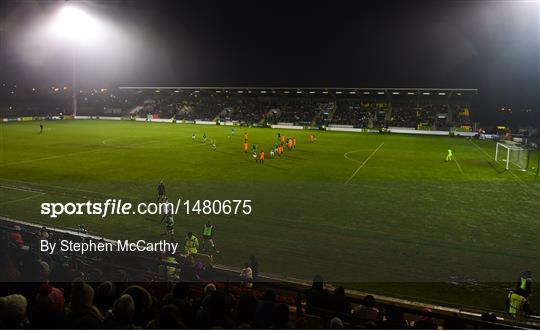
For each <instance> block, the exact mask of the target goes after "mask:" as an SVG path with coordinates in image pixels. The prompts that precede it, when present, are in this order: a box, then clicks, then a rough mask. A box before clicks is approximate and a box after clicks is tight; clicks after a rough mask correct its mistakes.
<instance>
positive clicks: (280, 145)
mask: <svg viewBox="0 0 540 331" xmlns="http://www.w3.org/2000/svg"><path fill="white" fill-rule="evenodd" d="M277 154H278V156H279V157H281V155H282V154H283V145H282V144H279V146H278V148H277Z"/></svg>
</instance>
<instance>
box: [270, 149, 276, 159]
mask: <svg viewBox="0 0 540 331" xmlns="http://www.w3.org/2000/svg"><path fill="white" fill-rule="evenodd" d="M274 155H275V149H274V148H272V149H270V157H271V158H274Z"/></svg>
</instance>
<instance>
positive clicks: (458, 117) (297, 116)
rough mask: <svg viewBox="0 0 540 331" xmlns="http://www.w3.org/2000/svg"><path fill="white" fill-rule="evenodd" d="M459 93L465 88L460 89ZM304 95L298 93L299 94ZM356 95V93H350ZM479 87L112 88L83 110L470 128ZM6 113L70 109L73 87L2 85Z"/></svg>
mask: <svg viewBox="0 0 540 331" xmlns="http://www.w3.org/2000/svg"><path fill="white" fill-rule="evenodd" d="M458 91H461V92H458ZM299 92H300V93H299ZM351 93H354V94H351ZM475 93H476V92H475V90H455V91H454V90H444V91H443V90H433V91H432V90H407V89H401V90H399V89H397V90H396V89H394V90H392V89H386V90H369V89H368V90H364V91H361V90H359V91H358V92H356V91H345V90H340V89H335V90H332V91H330V92H329V91H328V90H320V89H319V90H316V91H310V90H309V89H307V90H301V89H298V90H293V89H290V90H288V89H285V88H281V89H277V88H276V89H263V88H230V89H225V88H172V87H171V88H114V89H107V88H101V89H92V90H80V91H79V94H78V115H82V116H117V117H118V116H120V117H126V118H129V117H140V118H162V119H172V118H174V119H175V120H177V121H195V120H201V121H218V120H219V121H232V122H238V123H244V124H249V125H263V126H264V125H270V124H280V123H285V124H288V125H298V126H322V125H348V126H353V127H356V128H368V129H380V128H384V127H400V128H413V129H417V130H452V129H454V130H458V131H471V130H472V120H471V98H472V97H473V96H474V94H475ZM0 100H1V101H2V106H1V107H0V117H5V118H10V117H21V116H47V117H49V118H50V117H53V116H60V115H61V114H62V115H65V114H71V102H72V94H71V91H70V89H69V87H66V86H64V87H54V86H53V87H51V88H49V89H46V90H38V89H35V88H34V89H31V88H28V87H25V88H21V87H17V85H9V84H8V85H7V86H3V87H1V88H0Z"/></svg>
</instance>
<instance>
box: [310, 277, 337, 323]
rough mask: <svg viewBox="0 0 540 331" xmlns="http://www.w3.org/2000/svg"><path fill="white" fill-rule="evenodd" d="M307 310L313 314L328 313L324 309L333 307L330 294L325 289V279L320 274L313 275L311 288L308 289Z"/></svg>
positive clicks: (321, 314)
mask: <svg viewBox="0 0 540 331" xmlns="http://www.w3.org/2000/svg"><path fill="white" fill-rule="evenodd" d="M306 304H307V308H306V312H307V313H308V314H312V315H319V316H323V315H327V313H324V312H322V311H321V309H322V310H330V309H332V302H331V297H330V294H329V293H328V291H327V290H325V289H324V279H323V278H322V276H320V275H315V277H313V284H312V285H311V288H310V289H309V290H307V291H306Z"/></svg>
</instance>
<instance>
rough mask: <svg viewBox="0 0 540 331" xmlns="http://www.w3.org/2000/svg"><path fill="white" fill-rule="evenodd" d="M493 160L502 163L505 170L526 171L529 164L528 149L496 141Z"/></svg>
mask: <svg viewBox="0 0 540 331" xmlns="http://www.w3.org/2000/svg"><path fill="white" fill-rule="evenodd" d="M495 161H497V162H500V163H501V164H503V165H504V167H505V168H506V170H520V171H526V170H527V167H528V166H529V150H527V149H525V148H522V147H520V146H516V145H511V144H502V143H497V147H496V148H495Z"/></svg>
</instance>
